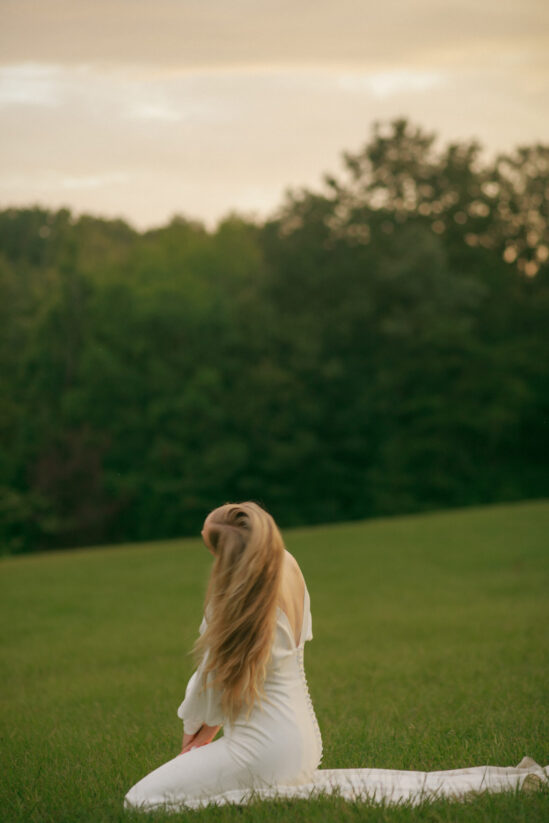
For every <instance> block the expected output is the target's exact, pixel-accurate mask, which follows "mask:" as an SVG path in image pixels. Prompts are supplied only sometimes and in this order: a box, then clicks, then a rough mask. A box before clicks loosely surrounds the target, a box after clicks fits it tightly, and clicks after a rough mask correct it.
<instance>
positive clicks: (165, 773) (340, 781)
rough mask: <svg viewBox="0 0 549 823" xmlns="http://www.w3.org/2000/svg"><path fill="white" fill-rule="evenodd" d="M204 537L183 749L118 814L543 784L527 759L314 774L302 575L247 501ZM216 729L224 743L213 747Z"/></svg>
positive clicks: (221, 516) (315, 731) (212, 522)
mask: <svg viewBox="0 0 549 823" xmlns="http://www.w3.org/2000/svg"><path fill="white" fill-rule="evenodd" d="M202 537H203V540H204V543H205V544H206V546H207V548H208V549H209V551H210V552H211V553H212V555H213V557H214V562H213V567H212V570H211V575H210V579H209V583H208V588H207V592H206V598H205V609H204V611H205V616H204V619H203V620H202V624H201V626H200V636H199V638H198V640H197V641H196V643H195V647H194V649H195V652H196V654H197V656H198V658H199V660H200V664H199V666H198V668H197V670H196V672H195V673H194V674H193V676H192V677H191V679H190V681H189V683H188V686H187V690H186V693H185V699H184V700H183V702H182V704H181V706H180V707H179V709H178V715H179V717H180V718H181V719H182V720H183V724H184V734H183V745H182V751H181V754H180V755H178V756H177V757H175V758H174V759H173V760H170V761H168V762H167V763H165V764H164V765H163V766H160V768H158V769H156V770H155V771H153V772H151V773H150V774H149V775H147V776H146V777H144V778H143V779H142V780H140V781H139V783H136V785H135V786H133V788H132V789H130V791H129V792H128V794H127V795H126V798H125V805H126V807H128V808H138V809H143V810H145V811H147V810H150V809H154V808H158V807H165V808H168V809H180V808H185V807H190V808H197V807H200V806H204V805H207V804H209V803H216V804H221V803H226V802H236V803H243V802H247V800H248V799H250V798H251V797H253V796H254V795H255V796H259V797H273V796H276V795H278V796H286V797H288V796H290V797H310V796H312V795H313V794H316V793H330V792H331V791H334V790H337V791H338V792H340V793H341V794H342V796H344V797H347V798H350V799H358V798H363V799H368V798H369V799H374V800H389V801H393V802H399V801H407V802H411V803H417V802H420V801H421V800H422V799H424V798H425V797H430V798H432V797H436V796H440V795H446V796H452V797H462V796H464V795H466V794H467V793H468V792H470V791H475V792H476V791H479V790H481V789H489V790H492V791H498V790H501V789H508V788H510V789H513V788H515V787H517V786H519V787H520V786H522V785H523V784H524V781H525V780H526V779H528V781H529V783H530V784H531V783H532V781H533V782H534V783H535V782H536V781H539V782H547V768H546V769H542V768H541V767H540V766H538V764H537V763H535V762H534V761H533V760H532V759H531V758H528V757H525V758H523V760H522V761H521V762H520V763H519V765H518V766H517V767H514V768H513V767H493V766H477V767H472V768H467V769H456V770H453V771H439V772H414V771H398V770H390V769H318V765H319V763H320V760H321V758H322V739H321V736H320V730H319V727H318V723H317V719H316V716H315V712H314V709H313V706H312V703H311V699H310V696H309V691H308V687H307V681H306V678H305V670H304V667H303V653H304V647H305V643H306V641H307V640H311V639H312V637H313V634H312V625H311V612H310V598H309V593H308V590H307V586H306V585H305V581H304V579H303V575H302V574H301V571H300V569H299V566H298V564H297V562H296V561H295V559H294V558H293V557H292V555H291V554H290V553H289V552H288V551H287V550H286V549H285V547H284V544H283V541H282V538H281V536H280V532H279V530H278V528H277V526H276V524H275V522H274V520H273V519H272V517H271V516H270V515H269V514H268V513H267V512H266V511H264V510H263V509H262V508H261V507H260V506H258V505H257V504H256V503H251V502H247V503H239V504H232V503H227V504H226V505H224V506H220V507H219V508H217V509H215V510H214V511H213V512H211V514H210V515H208V517H207V518H206V521H205V523H204V528H203V530H202ZM221 726H224V736H223V737H222V738H220V739H218V740H215V741H214V738H215V736H216V734H217V732H218V731H219V729H220V728H221ZM527 785H528V783H527Z"/></svg>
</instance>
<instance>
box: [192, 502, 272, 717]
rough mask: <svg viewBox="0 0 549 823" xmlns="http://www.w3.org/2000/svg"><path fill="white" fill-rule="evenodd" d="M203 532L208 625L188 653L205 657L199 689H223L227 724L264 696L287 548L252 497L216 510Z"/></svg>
mask: <svg viewBox="0 0 549 823" xmlns="http://www.w3.org/2000/svg"><path fill="white" fill-rule="evenodd" d="M202 534H203V537H204V542H205V543H206V545H207V546H208V548H209V549H210V550H211V551H212V552H213V554H214V556H215V559H214V564H213V567H212V570H211V574H210V578H209V581H208V586H207V590H206V596H205V601H204V612H205V614H206V623H207V626H206V629H205V631H204V632H203V634H202V635H201V636H200V637H199V638H198V639H197V641H196V643H195V644H194V647H193V653H194V655H195V656H196V658H197V659H200V660H204V668H203V686H204V688H206V687H208V686H209V687H212V686H215V687H217V688H219V689H220V690H221V693H222V697H221V705H222V710H223V714H224V715H225V717H226V718H227V719H228V720H229V722H231V723H232V722H233V721H234V720H235V719H236V717H237V716H238V715H239V714H240V712H241V710H242V709H243V708H247V713H248V716H249V714H250V712H251V709H252V707H253V705H254V703H255V701H256V700H260V699H261V697H262V696H263V695H264V680H265V676H266V672H267V666H268V663H269V659H270V653H271V646H272V640H273V636H274V631H275V623H276V607H277V600H278V592H279V587H280V580H281V575H282V562H283V558H284V550H285V549H284V543H283V540H282V536H281V534H280V532H279V530H278V528H277V525H276V523H275V522H274V520H273V518H272V517H271V515H270V514H268V513H267V512H266V511H265V510H264V509H262V508H261V506H258V505H257V503H253V502H250V501H248V502H245V503H226V504H225V505H224V506H220V507H219V508H217V509H214V511H213V512H211V514H210V515H209V516H208V518H207V519H206V524H205V527H204V531H203V532H202ZM206 652H208V654H207V658H206V657H205V655H206ZM210 672H212V674H213V677H212V678H209V679H208V674H209V673H210Z"/></svg>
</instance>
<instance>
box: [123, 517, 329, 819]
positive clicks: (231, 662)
mask: <svg viewBox="0 0 549 823" xmlns="http://www.w3.org/2000/svg"><path fill="white" fill-rule="evenodd" d="M202 538H203V540H204V543H205V545H206V547H207V548H208V549H209V551H210V552H211V553H212V555H213V558H214V560H213V566H212V570H211V574H210V579H209V583H208V587H207V591H206V597H205V604H204V619H203V620H202V624H201V626H200V636H199V638H198V639H197V641H196V643H195V647H194V649H195V651H196V653H197V657H198V658H199V660H200V664H199V666H198V668H197V670H196V671H195V673H194V674H193V676H192V677H191V679H190V681H189V683H188V685H187V690H186V693H185V699H184V700H183V702H182V704H181V706H180V707H179V709H178V715H179V717H180V718H181V719H182V720H183V724H184V734H183V745H182V751H181V754H180V755H178V756H177V757H175V758H174V759H173V760H170V761H169V762H168V763H165V764H164V765H163V766H160V768H158V769H156V770H155V771H153V772H151V773H150V774H149V775H147V776H146V777H144V778H143V779H142V780H140V781H139V783H137V784H136V785H135V786H133V788H132V789H130V791H129V792H128V794H127V795H126V798H125V804H126V806H127V807H137V808H142V809H145V810H147V809H151V808H156V807H171V808H179V807H184V806H190V807H193V806H200V805H203V803H204V802H226V801H227V800H236V801H238V800H241V799H242V798H243V797H244V796H245V795H246V793H247V792H249V791H250V790H251V789H252V790H254V789H259V790H260V789H263V790H265V789H269V788H274V787H275V786H277V785H281V784H282V785H286V786H297V785H303V784H306V783H307V782H308V781H310V780H311V778H312V775H313V773H314V772H315V770H316V769H317V766H318V765H319V763H320V760H321V757H322V739H321V736H320V729H319V726H318V722H317V719H316V716H315V712H314V709H313V706H312V702H311V699H310V696H309V690H308V686H307V681H306V678H305V671H304V667H303V653H304V647H305V643H306V641H307V640H311V639H312V636H313V635H312V626H311V612H310V598H309V592H308V590H307V586H306V584H305V580H304V578H303V575H302V573H301V570H300V568H299V566H298V564H297V561H296V560H295V559H294V557H293V556H292V555H291V554H290V553H289V552H288V551H287V550H286V549H285V547H284V543H283V540H282V537H281V535H280V532H279V530H278V528H277V526H276V523H275V522H274V520H273V518H272V517H271V515H270V514H268V513H267V512H266V511H264V509H262V508H261V507H260V506H258V505H257V504H256V503H252V502H245V503H239V504H232V503H228V504H226V505H224V506H220V507H219V508H217V509H215V510H214V511H212V512H211V514H209V515H208V517H207V518H206V521H205V523H204V528H203V530H202ZM221 726H223V727H224V735H223V737H221V738H219V739H218V740H214V738H215V736H216V734H217V732H218V731H219V729H220V728H221ZM212 741H213V742H212Z"/></svg>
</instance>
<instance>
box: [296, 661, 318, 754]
mask: <svg viewBox="0 0 549 823" xmlns="http://www.w3.org/2000/svg"><path fill="white" fill-rule="evenodd" d="M303 652H304V649H303V646H301V647H300V648H299V655H298V660H299V668H300V671H301V675H302V677H303V683H304V684H305V695H306V697H307V703H308V706H309V712H310V714H311V717H312V720H313V726H314V730H315V734H316V739H317V742H318V748H319V751H320V760H319V765H320V762H321V761H322V757H323V754H324V751H323V748H324V747H323V745H322V735H321V734H320V726H319V725H318V720H317V718H316V713H315V709H314V706H313V701H312V699H311V695H310V692H309V684H308V683H307V675H306V674H305V663H304V660H303Z"/></svg>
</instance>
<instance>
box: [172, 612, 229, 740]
mask: <svg viewBox="0 0 549 823" xmlns="http://www.w3.org/2000/svg"><path fill="white" fill-rule="evenodd" d="M206 625H207V623H206V618H205V617H204V618H203V620H202V623H201V624H200V629H199V632H200V634H203V633H204V630H205V629H206ZM208 654H209V652H208V651H206V654H205V655H204V658H203V660H202V662H201V664H200V666H199V667H198V669H197V670H196V671H195V672H194V674H193V675H192V677H191V679H190V680H189V682H188V683H187V688H186V690H185V699H184V700H183V703H181V705H180V706H179V708H178V710H177V716H178V717H180V718H181V720H182V721H183V725H184V728H185V732H186V733H187V734H195V733H196V732H197V731H198V730H199V728H200V727H201V726H202V724H203V723H206V724H207V725H208V726H222V725H223V723H224V719H225V718H224V716H223V712H222V709H221V693H220V691H219V689H218V688H217V687H215V686H208V687H207V688H204V687H203V686H202V672H203V671H204V666H205V665H206V662H207V660H208ZM211 679H212V673H211V672H210V674H209V675H208V683H209V682H210V680H211Z"/></svg>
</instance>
